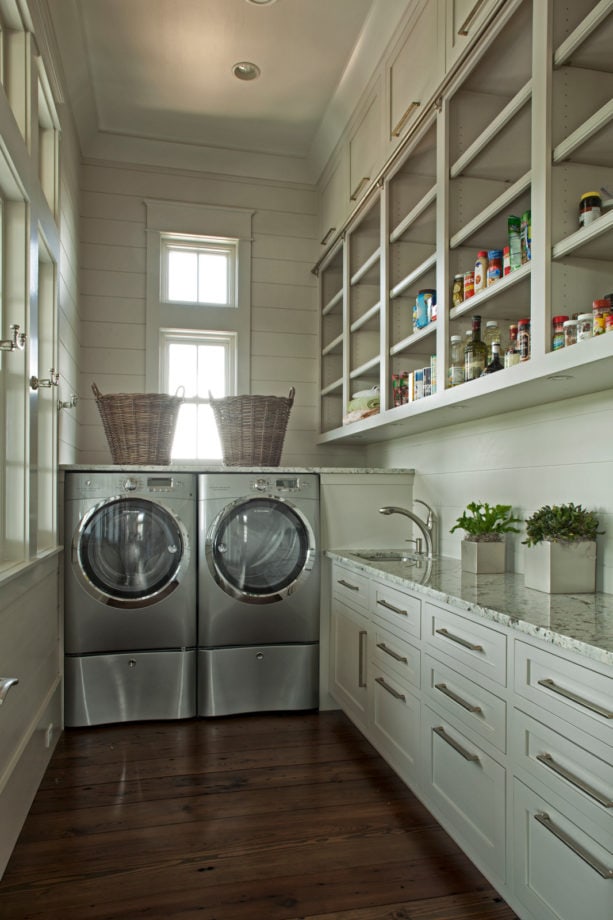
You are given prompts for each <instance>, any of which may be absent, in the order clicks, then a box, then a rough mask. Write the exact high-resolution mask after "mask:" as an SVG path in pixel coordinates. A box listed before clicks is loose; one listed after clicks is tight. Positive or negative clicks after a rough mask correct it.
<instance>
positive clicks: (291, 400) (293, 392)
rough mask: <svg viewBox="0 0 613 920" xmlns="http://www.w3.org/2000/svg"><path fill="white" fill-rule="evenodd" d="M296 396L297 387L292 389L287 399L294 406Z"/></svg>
mask: <svg viewBox="0 0 613 920" xmlns="http://www.w3.org/2000/svg"><path fill="white" fill-rule="evenodd" d="M295 395H296V387H292V388H291V390H290V391H289V396H288V397H287V398H288V399H289V400H290V402H291V403H292V405H293V403H294V396H295Z"/></svg>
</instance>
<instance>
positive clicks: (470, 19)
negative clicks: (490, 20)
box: [458, 0, 485, 36]
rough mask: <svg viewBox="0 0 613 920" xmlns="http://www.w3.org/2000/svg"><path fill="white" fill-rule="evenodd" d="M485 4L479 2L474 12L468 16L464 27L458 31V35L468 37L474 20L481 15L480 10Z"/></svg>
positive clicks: (483, 1) (478, 0)
mask: <svg viewBox="0 0 613 920" xmlns="http://www.w3.org/2000/svg"><path fill="white" fill-rule="evenodd" d="M484 3H485V0H477V2H476V3H475V5H474V6H473V8H472V10H471V11H470V13H469V14H468V16H467V17H466V19H465V20H464V22H463V23H462V25H461V26H460V28H459V29H458V35H464V36H466V35H468V33H469V32H470V27H471V26H472V24H473V22H474V20H475V19H476V18H477V16H478V15H479V10H480V9H481V7H482V6H483V4H484Z"/></svg>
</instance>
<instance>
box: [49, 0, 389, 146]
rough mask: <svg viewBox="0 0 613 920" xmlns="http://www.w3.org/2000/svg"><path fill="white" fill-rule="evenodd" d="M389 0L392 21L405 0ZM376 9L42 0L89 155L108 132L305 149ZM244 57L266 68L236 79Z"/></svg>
mask: <svg viewBox="0 0 613 920" xmlns="http://www.w3.org/2000/svg"><path fill="white" fill-rule="evenodd" d="M385 3H386V4H387V10H388V11H389V12H390V13H392V14H393V15H392V17H391V25H392V27H393V25H395V24H396V22H397V19H398V15H397V13H398V9H399V7H400V6H403V5H405V4H404V3H403V4H399V3H398V0H385ZM380 8H381V0H275V2H273V3H271V4H270V5H268V6H257V5H255V4H252V3H250V2H248V0H47V9H48V20H49V21H50V22H51V24H52V30H53V33H54V36H55V41H56V43H57V46H58V48H59V51H60V55H61V66H62V69H63V71H64V77H65V84H66V87H67V94H68V97H69V101H70V103H71V107H72V110H73V112H74V113H75V117H76V122H77V128H78V132H79V136H80V139H81V145H82V148H83V149H84V151H85V152H87V149H88V144H89V142H90V141H91V138H92V136H93V135H94V134H98V135H100V133H102V134H104V135H105V136H106V137H107V139H108V137H114V138H116V139H122V138H123V139H124V140H125V139H126V138H145V139H150V140H155V141H158V142H159V141H162V142H169V141H170V142H175V143H176V142H179V143H182V144H186V145H196V146H203V147H209V148H211V147H212V148H226V149H230V150H241V151H257V152H261V153H267V154H275V155H276V156H278V155H284V156H289V157H306V156H308V155H309V152H310V150H311V148H312V145H313V143H314V139H315V137H316V134H317V131H318V128H319V126H320V125H321V122H322V119H323V117H324V115H325V112H326V109H327V107H328V103H329V102H330V100H331V98H332V97H333V95H334V93H335V91H336V90H337V88H338V86H339V84H340V83H341V79H342V78H343V75H344V73H345V71H346V68H347V65H348V62H349V61H350V59H351V57H352V54H354V51H356V49H358V50H359V47H360V41H361V38H363V34H364V29H365V25H368V23H369V19H370V28H371V31H372V20H373V18H374V13H375V12H378V11H379V10H380ZM369 13H370V17H369ZM379 18H380V17H377V19H379ZM381 27H382V25H379V24H378V28H379V29H381ZM354 57H355V54H354ZM244 60H247V61H252V62H254V63H256V64H257V65H258V66H259V67H260V68H261V71H262V75H261V77H260V78H259V79H258V80H255V81H253V82H244V81H240V80H237V78H236V77H235V76H234V75H233V73H232V65H233V64H235V63H236V62H238V61H244Z"/></svg>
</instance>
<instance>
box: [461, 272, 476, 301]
mask: <svg viewBox="0 0 613 920" xmlns="http://www.w3.org/2000/svg"><path fill="white" fill-rule="evenodd" d="M474 293H475V273H474V272H464V300H468V298H469V297H473V296H474Z"/></svg>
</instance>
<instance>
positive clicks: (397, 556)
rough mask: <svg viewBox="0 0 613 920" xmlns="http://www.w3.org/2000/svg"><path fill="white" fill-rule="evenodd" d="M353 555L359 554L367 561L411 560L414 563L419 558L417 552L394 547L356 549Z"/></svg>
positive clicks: (360, 557)
mask: <svg viewBox="0 0 613 920" xmlns="http://www.w3.org/2000/svg"><path fill="white" fill-rule="evenodd" d="M353 555H354V556H357V557H358V559H364V560H366V561H367V562H410V563H412V564H413V565H415V564H416V563H417V560H418V558H419V557H418V556H416V555H415V554H411V553H407V552H403V551H402V550H394V549H379V550H377V549H373V550H364V551H359V552H358V551H356V552H355V553H354V554H353Z"/></svg>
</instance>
